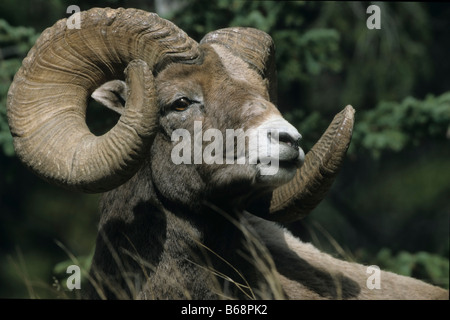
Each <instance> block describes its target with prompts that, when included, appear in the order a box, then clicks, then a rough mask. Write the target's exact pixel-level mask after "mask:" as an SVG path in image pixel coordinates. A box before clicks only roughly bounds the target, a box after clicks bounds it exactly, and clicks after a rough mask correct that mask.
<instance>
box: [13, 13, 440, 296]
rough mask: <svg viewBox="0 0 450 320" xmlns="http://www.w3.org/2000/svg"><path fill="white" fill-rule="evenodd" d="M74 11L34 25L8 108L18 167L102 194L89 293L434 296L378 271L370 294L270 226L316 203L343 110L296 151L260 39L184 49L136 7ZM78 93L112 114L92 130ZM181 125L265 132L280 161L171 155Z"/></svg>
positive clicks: (359, 278) (360, 280) (243, 35)
mask: <svg viewBox="0 0 450 320" xmlns="http://www.w3.org/2000/svg"><path fill="white" fill-rule="evenodd" d="M80 21H81V28H80V29H69V28H67V26H66V19H64V20H60V21H58V22H57V23H56V24H55V25H54V26H53V27H50V28H48V29H46V30H45V31H44V32H43V33H42V35H41V36H40V38H39V39H38V40H37V42H36V44H35V46H34V47H33V48H32V49H31V50H30V52H29V54H28V56H27V57H26V58H25V59H24V61H23V65H22V67H21V69H20V70H19V71H18V72H17V74H16V76H15V78H14V81H13V83H12V85H11V87H10V90H9V93H8V103H7V107H8V119H9V124H10V129H11V133H12V135H13V137H14V146H15V150H16V153H17V155H18V157H19V158H20V159H21V160H22V161H23V163H24V164H25V165H26V166H27V167H28V168H30V169H31V170H32V171H33V172H35V173H36V174H37V175H39V176H40V177H42V178H43V179H45V180H47V181H49V182H51V183H55V184H57V185H60V186H65V187H67V188H70V189H72V190H78V191H83V192H106V193H105V194H104V196H103V198H102V201H101V210H102V216H101V220H100V224H99V236H98V238H97V243H96V250H95V254H94V258H93V263H92V267H91V271H90V277H91V279H90V280H91V281H90V283H91V288H90V289H89V290H87V289H85V291H87V292H88V293H87V297H88V298H138V299H151V298H164V299H166V298H173V299H184V298H193V299H216V298H277V299H278V298H290V299H336V298H343V299H386V298H394V299H410V298H411V299H415V298H418V299H436V298H448V292H447V291H446V290H443V289H441V288H438V287H434V286H432V285H429V284H426V283H424V282H421V281H418V280H415V279H412V278H408V277H403V276H399V275H395V274H392V273H389V272H384V271H382V272H381V288H380V289H373V290H371V289H370V288H368V287H367V285H366V283H367V279H368V277H369V275H370V274H367V273H366V271H367V268H366V267H365V266H362V265H359V264H355V263H349V262H345V261H341V260H338V259H335V258H333V257H332V256H330V255H328V254H325V253H322V252H320V251H318V250H317V249H316V248H314V247H313V246H312V245H311V244H307V243H302V242H301V241H300V240H298V239H296V238H295V237H293V236H292V235H291V234H290V233H289V232H288V231H286V230H285V229H283V228H282V227H280V226H279V225H277V224H276V222H277V221H278V222H287V221H293V220H295V219H299V218H301V217H303V216H305V215H306V214H307V213H308V212H310V211H311V210H312V209H313V208H314V207H315V206H316V205H317V204H318V203H319V202H320V201H321V200H322V199H323V197H324V195H325V193H326V192H327V190H328V189H329V187H330V186H331V184H332V182H333V179H334V177H335V176H336V174H337V172H338V170H339V168H340V166H341V163H342V161H343V158H344V155H345V153H346V150H347V147H348V144H349V142H350V138H351V133H352V127H353V113H354V110H353V108H352V107H350V106H347V107H346V108H345V109H344V110H343V111H341V112H340V113H339V114H337V115H336V117H335V119H334V120H333V121H332V122H331V125H330V126H329V128H328V129H327V130H326V132H325V133H324V134H323V136H322V138H321V139H320V140H319V141H318V142H317V144H316V145H315V146H314V147H313V148H312V150H310V151H309V152H308V153H307V155H306V156H304V154H303V151H302V150H301V149H300V148H299V146H298V141H299V139H300V137H301V136H300V134H299V133H298V132H297V130H296V129H295V128H294V127H293V126H292V125H291V124H289V123H288V122H287V121H286V120H284V119H283V118H282V116H281V115H280V113H279V111H278V109H277V108H276V107H275V104H276V72H275V62H274V44H273V41H272V39H271V37H270V36H269V35H267V34H266V33H264V32H262V31H259V30H256V29H252V28H226V29H221V30H217V31H214V32H211V33H209V34H207V35H206V36H205V37H204V38H203V39H202V40H201V42H200V43H197V42H196V41H194V40H192V39H191V38H189V37H188V36H187V35H186V34H185V33H184V32H183V31H182V30H180V29H179V28H177V27H176V26H175V25H173V24H172V23H171V22H169V21H166V20H164V19H161V18H159V17H158V16H157V15H156V14H153V13H147V12H144V11H141V10H136V9H122V8H120V9H110V8H106V9H99V8H94V9H91V10H88V11H85V12H82V13H81V19H80ZM123 79H125V80H126V83H125V82H123V81H120V80H123ZM111 81H113V82H111ZM120 93H122V96H123V97H124V100H126V103H125V106H122V105H121V104H120V100H121V99H119V98H118V95H120ZM91 95H93V97H94V98H95V99H97V100H99V101H102V102H103V103H104V104H105V105H106V106H108V107H110V108H112V109H114V110H116V111H117V112H118V113H120V114H121V116H120V119H119V120H118V122H117V124H116V125H115V126H114V127H113V128H112V129H111V130H110V131H108V132H107V133H106V134H104V135H101V136H95V135H94V134H92V133H91V132H90V130H89V128H88V127H87V125H86V121H85V115H86V108H87V107H86V106H87V100H88V99H89V97H90V96H91ZM194 121H201V124H202V128H203V129H208V128H216V129H218V130H220V132H222V133H225V132H226V130H227V129H239V128H242V129H244V130H251V129H253V130H254V129H261V128H265V129H270V130H275V131H276V132H278V133H279V134H278V136H277V139H272V137H271V135H269V134H268V135H267V136H266V137H265V139H267V141H268V144H269V145H271V146H276V147H277V148H279V159H278V160H279V169H278V171H277V172H276V173H275V174H272V175H263V174H261V170H262V169H263V168H264V163H263V162H262V159H257V160H258V161H256V163H250V162H249V161H247V162H246V163H245V164H234V165H230V164H226V163H224V162H223V163H220V162H218V163H212V164H204V163H203V164H195V163H194V164H186V163H181V164H174V163H173V161H172V160H171V151H172V150H173V148H174V146H175V145H177V143H178V142H179V141H172V133H173V132H174V131H175V130H176V129H179V128H182V129H185V130H187V131H188V132H190V133H192V132H193V130H194ZM270 132H271V131H270ZM233 139H234V138H233ZM233 141H234V140H233ZM205 145H206V142H205V141H203V147H205ZM193 156H194V155H193ZM271 156H272V155H271ZM245 157H248V153H245ZM272 159H275V158H272ZM266 165H267V164H266ZM273 221H275V222H273Z"/></svg>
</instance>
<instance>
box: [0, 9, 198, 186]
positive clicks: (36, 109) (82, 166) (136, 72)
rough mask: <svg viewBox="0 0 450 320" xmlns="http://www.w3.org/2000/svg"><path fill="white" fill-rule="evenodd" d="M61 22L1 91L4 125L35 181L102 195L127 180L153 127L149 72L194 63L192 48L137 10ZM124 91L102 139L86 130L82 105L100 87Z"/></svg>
mask: <svg viewBox="0 0 450 320" xmlns="http://www.w3.org/2000/svg"><path fill="white" fill-rule="evenodd" d="M66 21H67V19H63V20H60V21H58V22H57V23H56V24H55V25H54V26H52V27H50V28H48V29H46V30H45V31H44V32H43V33H42V35H41V36H40V38H39V39H38V40H37V42H36V44H35V45H34V47H33V48H32V49H31V50H30V52H29V54H28V56H27V57H26V58H25V59H24V61H23V64H22V67H21V68H20V70H19V71H18V72H17V74H16V76H15V78H14V81H13V83H12V85H11V87H10V89H9V92H8V100H7V108H8V111H7V112H8V121H9V125H10V129H11V133H12V135H13V138H14V147H15V150H16V153H17V155H18V157H19V158H20V159H21V160H22V161H23V163H24V164H25V165H26V166H27V167H29V168H30V169H31V170H32V171H33V172H35V173H36V174H38V175H39V176H41V177H42V178H44V179H46V180H48V181H50V182H52V183H55V184H58V185H62V186H65V187H68V188H70V189H73V190H80V191H84V192H102V191H106V190H110V189H113V188H115V187H117V186H118V185H120V184H122V183H124V182H125V181H126V180H128V179H129V178H130V177H131V176H133V175H134V173H135V172H136V171H137V170H138V168H139V166H140V164H141V161H142V159H143V158H144V156H145V154H146V152H147V151H148V150H149V149H150V145H151V143H152V141H153V138H154V135H155V132H156V128H157V126H158V112H157V111H158V110H157V104H156V93H155V87H154V80H153V75H152V70H154V69H155V68H161V67H163V66H164V65H165V64H166V63H169V62H171V61H195V59H196V58H197V56H198V55H199V52H198V44H197V43H196V42H195V41H194V40H192V39H190V38H189V37H188V36H187V35H186V34H185V33H184V32H183V31H182V30H180V29H179V28H178V27H176V26H175V25H174V24H172V23H171V22H169V21H167V20H164V19H161V18H159V17H158V16H157V15H156V14H153V13H147V12H145V11H141V10H136V9H123V8H120V9H110V8H106V9H99V8H94V9H91V10H88V11H84V12H82V13H81V17H80V21H81V28H80V29H69V28H68V27H67V25H66ZM124 69H126V72H125V77H126V81H127V82H128V86H129V88H130V94H129V97H128V99H127V103H126V106H125V111H124V112H123V114H122V115H121V117H120V119H119V121H118V123H117V124H116V125H115V126H114V127H113V128H112V129H111V130H110V131H108V132H107V133H106V134H104V135H102V136H95V135H93V134H92V133H91V132H90V130H89V128H88V127H87V125H86V121H85V118H86V108H87V100H88V98H89V96H90V95H91V94H92V92H93V91H94V90H95V89H96V88H98V87H99V86H100V85H102V84H103V83H105V82H107V81H110V80H113V79H123V78H124Z"/></svg>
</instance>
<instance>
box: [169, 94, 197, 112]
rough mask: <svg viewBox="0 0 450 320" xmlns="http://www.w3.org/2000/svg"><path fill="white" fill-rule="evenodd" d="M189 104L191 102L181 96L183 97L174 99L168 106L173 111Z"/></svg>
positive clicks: (184, 108) (182, 108) (181, 109)
mask: <svg viewBox="0 0 450 320" xmlns="http://www.w3.org/2000/svg"><path fill="white" fill-rule="evenodd" d="M191 104H192V102H191V101H190V100H189V99H188V98H185V97H183V98H180V99H178V100H176V101H175V102H173V103H172V104H171V106H170V108H171V109H172V110H175V111H184V110H186V109H187V108H188V107H189V106H190V105H191Z"/></svg>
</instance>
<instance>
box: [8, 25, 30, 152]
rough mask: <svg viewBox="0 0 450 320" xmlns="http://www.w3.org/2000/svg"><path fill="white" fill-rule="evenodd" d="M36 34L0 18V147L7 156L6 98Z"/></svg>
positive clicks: (10, 141)
mask: <svg viewBox="0 0 450 320" xmlns="http://www.w3.org/2000/svg"><path fill="white" fill-rule="evenodd" d="M37 36H38V34H37V33H36V32H35V31H34V29H33V28H25V27H12V26H10V25H9V24H8V22H6V21H5V20H1V19H0V148H1V149H2V151H3V153H4V154H5V155H7V156H12V155H13V154H14V148H13V145H12V137H11V134H10V132H9V127H8V121H7V118H6V98H7V93H8V89H9V86H10V84H11V81H12V79H13V77H14V74H15V73H16V72H17V70H18V69H19V67H20V65H21V63H22V59H23V57H24V56H25V55H26V54H27V52H28V50H30V48H31V47H32V46H33V44H34V42H35V41H36V39H37Z"/></svg>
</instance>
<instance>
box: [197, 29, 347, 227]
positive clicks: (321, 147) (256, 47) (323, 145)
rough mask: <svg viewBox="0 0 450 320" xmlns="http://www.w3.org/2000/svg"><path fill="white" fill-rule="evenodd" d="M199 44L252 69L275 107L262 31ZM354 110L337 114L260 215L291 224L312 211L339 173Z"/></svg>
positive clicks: (213, 36) (215, 36)
mask: <svg viewBox="0 0 450 320" xmlns="http://www.w3.org/2000/svg"><path fill="white" fill-rule="evenodd" d="M200 43H212V44H216V45H221V46H222V47H225V48H226V49H228V50H229V51H230V52H231V53H232V54H233V55H234V56H237V57H239V58H241V59H242V60H244V61H245V62H247V63H248V64H249V66H250V67H251V68H253V69H255V70H256V71H257V72H258V73H259V74H260V75H261V78H262V79H263V81H266V82H268V83H267V88H268V90H269V96H270V100H271V102H272V103H274V104H276V90H277V89H276V67H275V47H274V44H273V40H272V38H271V37H270V36H269V35H268V34H267V33H265V32H263V31H260V30H257V29H252V28H226V29H221V30H217V31H213V32H210V33H208V34H207V35H206V36H205V37H204V38H203V39H202V41H201V42H200ZM353 123H354V109H353V108H352V107H351V106H347V107H346V108H345V109H344V110H342V111H341V112H340V113H338V114H337V115H336V116H335V118H334V120H333V121H332V122H331V124H330V125H329V127H328V129H327V130H326V131H325V133H324V134H323V135H322V137H321V138H320V139H319V141H318V142H317V143H316V144H315V145H314V147H313V148H312V149H311V150H310V151H309V152H308V153H307V154H306V157H305V162H304V164H303V166H302V167H301V168H300V169H298V170H297V173H296V175H295V177H294V179H293V180H291V181H290V182H288V183H286V184H284V185H282V186H280V187H278V188H277V189H275V190H274V191H273V192H272V195H271V198H270V205H269V206H266V207H265V208H267V207H268V208H269V209H266V210H265V211H264V210H262V211H261V209H263V208H261V207H260V206H258V209H259V210H256V211H258V212H259V214H260V216H262V217H263V218H265V219H268V220H274V221H280V222H290V221H294V220H297V219H301V218H303V217H304V216H306V215H307V214H308V213H309V212H311V211H312V210H313V209H314V208H315V207H316V206H317V205H318V204H319V203H320V201H321V200H322V199H323V198H324V196H325V194H326V193H327V191H328V190H329V188H330V187H331V185H332V183H333V181H334V179H335V177H336V175H337V173H338V172H339V170H340V168H341V165H342V162H343V159H344V157H345V154H346V151H347V149H348V146H349V144H350V140H351V136H352V130H353Z"/></svg>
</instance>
